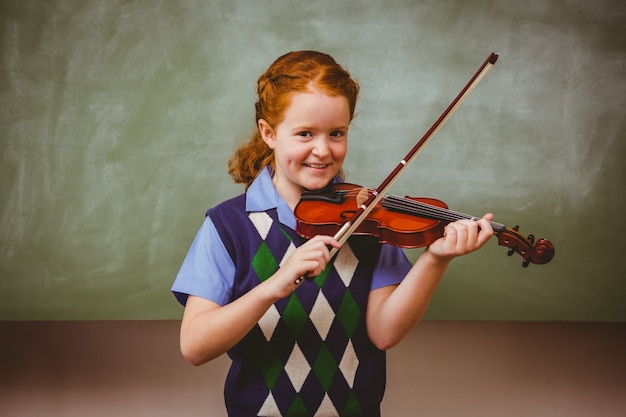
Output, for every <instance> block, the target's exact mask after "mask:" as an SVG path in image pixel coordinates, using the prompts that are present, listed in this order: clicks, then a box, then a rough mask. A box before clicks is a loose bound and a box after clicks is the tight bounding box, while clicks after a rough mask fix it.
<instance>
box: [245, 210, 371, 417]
mask: <svg viewBox="0 0 626 417" xmlns="http://www.w3.org/2000/svg"><path fill="white" fill-rule="evenodd" d="M249 219H250V221H251V222H252V223H253V224H254V227H255V228H256V230H257V232H258V233H259V236H260V237H261V239H262V241H261V242H260V244H259V246H258V248H257V250H256V252H255V253H254V255H253V259H252V268H253V270H254V272H255V273H256V275H257V277H258V279H259V281H260V282H263V281H265V280H266V279H268V278H269V277H271V276H272V274H274V272H275V271H276V270H277V269H278V268H279V266H280V265H281V264H283V263H284V262H285V260H286V259H287V258H288V257H289V255H291V253H292V252H293V251H294V250H295V249H296V246H295V244H294V242H293V241H292V238H291V237H290V236H289V234H288V233H286V232H285V231H284V230H282V228H280V231H281V232H282V233H283V235H284V236H285V237H286V238H287V239H288V241H289V244H288V245H287V246H283V248H284V247H287V249H286V250H283V252H284V253H273V252H272V248H270V247H269V246H268V242H269V241H270V240H271V239H270V238H269V237H268V236H270V235H272V234H274V236H276V235H275V232H273V231H272V227H275V226H278V225H277V224H275V223H274V221H273V220H272V218H271V217H270V216H269V215H267V214H266V213H250V215H249ZM278 227H280V226H278ZM266 239H269V240H268V241H267V242H266ZM358 263H359V261H358V258H357V257H356V256H355V254H354V253H353V251H352V249H351V248H350V245H349V244H345V245H344V246H343V247H342V249H341V250H340V251H339V252H338V254H337V257H336V258H335V261H334V264H333V266H334V268H335V270H336V271H337V275H338V277H339V279H337V278H336V276H335V278H334V281H333V282H336V283H337V284H338V285H337V284H333V285H331V287H328V288H327V287H326V285H325V284H326V282H327V279H328V277H329V273H330V271H331V265H329V267H328V268H326V270H325V271H324V272H323V273H322V274H320V275H319V276H317V277H315V279H314V280H313V282H305V283H304V284H303V285H306V286H309V287H307V288H305V289H300V288H299V289H298V291H294V292H293V293H292V294H291V295H290V297H289V298H288V299H286V300H281V301H279V302H278V303H276V304H275V305H273V306H272V307H270V309H268V311H267V312H266V313H265V315H264V316H263V317H262V318H261V320H259V323H258V326H259V328H260V330H261V333H262V335H263V336H262V337H264V339H265V340H266V341H267V344H266V345H265V346H260V345H259V346H256V347H255V356H257V357H258V359H259V362H260V364H261V365H260V370H261V373H262V375H263V378H264V380H265V383H266V385H267V388H268V393H267V396H266V398H265V400H264V402H263V404H262V406H261V407H260V409H259V411H258V415H259V416H281V415H307V416H311V415H315V416H336V415H340V414H341V415H344V414H352V413H355V412H359V411H360V410H361V407H360V404H359V402H358V400H357V399H356V397H355V396H354V393H353V392H352V391H351V390H352V388H353V386H354V382H355V377H356V374H357V370H358V367H359V358H358V355H357V352H356V351H355V349H354V346H353V344H352V339H351V337H352V335H353V333H354V331H355V327H356V325H357V322H358V321H359V320H360V318H361V310H360V309H359V307H358V305H357V303H356V301H355V299H354V297H353V295H352V294H351V292H350V289H349V286H350V283H351V281H352V278H353V276H354V273H355V271H356V270H357V266H358ZM340 282H341V283H340ZM311 286H316V287H317V291H316V292H315V293H313V292H311ZM311 332H313V333H312V334H313V335H312V334H311ZM315 334H317V336H315ZM303 337H304V338H305V339H303ZM275 339H276V340H275ZM285 340H291V342H290V343H292V345H291V346H292V347H291V348H290V350H287V351H284V345H283V343H284V342H285ZM274 343H277V344H276V345H275V346H274ZM261 344H262V343H261ZM273 346H274V347H273ZM279 346H283V347H281V348H280V349H282V350H283V352H281V351H278V350H275V349H279V348H278V347H279ZM285 384H286V385H285ZM307 387H308V388H307ZM333 387H334V388H333ZM338 387H339V388H338ZM341 387H345V388H341ZM305 389H306V394H305V391H304V390H305ZM337 389H339V391H341V392H342V393H344V394H342V395H345V397H343V398H344V399H343V400H341V404H338V403H337V402H336V401H337V400H336V399H333V395H334V394H333V392H335V391H336V390H337ZM289 393H291V394H289ZM285 398H287V399H288V402H287V403H285V402H284V401H285ZM315 398H317V399H315ZM312 404H313V405H312ZM312 407H313V408H312ZM338 410H339V411H340V412H338Z"/></svg>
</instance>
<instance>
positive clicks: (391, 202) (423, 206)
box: [382, 195, 506, 232]
mask: <svg viewBox="0 0 626 417" xmlns="http://www.w3.org/2000/svg"><path fill="white" fill-rule="evenodd" d="M382 204H383V207H385V208H386V209H389V210H394V211H399V212H402V213H407V214H413V215H415V216H420V217H425V218H428V219H432V220H440V221H445V222H449V223H452V222H455V221H457V220H473V221H478V220H480V217H476V216H470V215H469V214H463V213H459V212H457V211H453V210H450V209H447V208H443V207H437V206H433V205H432V204H427V203H424V202H421V201H417V200H413V199H410V198H403V197H398V196H395V195H388V196H387V197H385V199H384V201H383V203H382ZM489 223H490V224H491V227H492V228H493V230H494V232H502V231H505V230H506V226H505V225H503V224H501V223H496V222H489Z"/></svg>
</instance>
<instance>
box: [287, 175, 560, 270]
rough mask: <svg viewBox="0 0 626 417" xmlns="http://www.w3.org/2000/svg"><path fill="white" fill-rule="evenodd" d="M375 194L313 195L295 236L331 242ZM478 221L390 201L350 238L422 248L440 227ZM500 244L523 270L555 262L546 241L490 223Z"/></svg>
mask: <svg viewBox="0 0 626 417" xmlns="http://www.w3.org/2000/svg"><path fill="white" fill-rule="evenodd" d="M373 194H374V191H372V190H368V189H367V188H363V187H361V186H358V185H354V184H350V183H339V184H331V185H329V186H328V187H326V188H324V189H322V190H320V191H315V192H307V193H304V194H303V195H302V197H301V200H300V202H299V203H298V205H297V206H296V208H295V210H294V215H295V217H296V231H297V233H298V234H299V235H300V236H302V237H304V238H306V239H311V238H312V237H313V236H316V235H329V236H334V235H335V234H336V233H337V232H338V231H339V230H340V229H341V227H342V226H343V225H344V224H345V223H346V222H348V221H349V220H350V219H351V218H352V217H353V216H354V213H355V212H357V211H358V210H359V208H360V207H361V205H362V204H363V201H365V200H367V199H369V198H371V197H372V195H373ZM461 219H468V220H478V218H477V217H474V216H470V215H467V214H463V213H459V212H456V211H452V210H449V209H448V206H447V205H446V204H445V203H444V202H443V201H440V200H437V199H434V198H417V197H404V198H401V197H395V196H388V197H386V198H385V199H383V200H381V201H380V202H379V203H377V204H376V205H375V207H374V208H373V209H372V210H371V211H370V212H369V214H368V215H367V216H366V217H365V219H363V220H362V221H361V222H360V224H359V226H358V227H357V228H356V229H355V231H354V232H353V233H352V234H353V235H368V236H373V237H376V238H377V239H378V241H379V242H380V243H389V244H392V245H395V246H399V247H402V248H420V247H425V246H428V245H430V244H431V243H433V242H434V241H435V240H437V239H439V238H440V237H442V236H443V229H444V227H445V226H446V225H447V224H448V223H450V222H453V221H456V220H461ZM490 224H491V226H492V228H493V230H494V233H495V234H496V235H497V237H498V244H499V245H501V246H505V247H508V248H509V251H508V255H509V256H510V255H513V254H514V253H517V254H519V255H520V256H522V258H523V262H522V265H523V266H524V267H527V266H528V265H529V264H530V263H534V264H545V263H548V262H550V260H551V259H552V258H553V257H554V245H552V243H551V242H549V241H548V240H546V239H538V240H537V241H536V242H535V237H534V236H533V235H529V236H528V237H524V236H522V235H521V234H520V233H519V232H518V230H519V227H518V226H515V227H514V228H507V227H506V226H504V225H503V224H501V223H496V222H490Z"/></svg>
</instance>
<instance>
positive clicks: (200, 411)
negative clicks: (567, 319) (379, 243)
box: [0, 321, 626, 417]
mask: <svg viewBox="0 0 626 417" xmlns="http://www.w3.org/2000/svg"><path fill="white" fill-rule="evenodd" d="M178 326H179V323H178V322H177V321H90V322H0V415H2V416H5V417H12V416H33V417H36V416H46V417H56V416H59V417H60V416H63V417H72V416H81V417H82V416H90V417H92V416H107V417H108V416H112V415H116V416H133V417H142V416H146V417H147V416H151V417H155V416H157V417H158V416H186V417H192V416H211V417H220V416H224V415H225V412H224V406H223V403H222V383H223V380H224V378H225V373H226V369H227V366H228V361H227V359H226V358H225V357H222V358H220V359H218V360H216V361H214V362H211V363H209V364H206V365H203V366H201V367H198V368H194V367H192V366H190V365H187V364H186V363H185V362H184V361H183V360H182V358H181V357H180V354H179V351H178ZM625 358H626V324H609V323H525V322H441V321H427V322H424V323H422V324H421V325H420V326H419V327H418V328H417V329H415V330H414V331H413V332H412V333H411V334H410V335H409V336H408V337H407V339H406V340H405V341H403V343H402V344H401V345H400V346H398V347H396V348H394V349H392V350H391V351H390V352H389V366H388V368H389V378H388V389H387V395H386V397H385V401H384V403H383V410H384V415H385V416H387V417H393V416H413V415H419V416H429V417H431V416H446V417H449V416H464V417H467V416H481V417H488V416H508V417H514V416H520V417H521V416H524V417H526V416H534V417H537V416H546V417H547V416H550V417H554V416H567V417H576V416H581V417H583V416H585V417H587V416H615V417H617V416H620V417H621V416H624V415H626V359H625Z"/></svg>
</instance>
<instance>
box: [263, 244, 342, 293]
mask: <svg viewBox="0 0 626 417" xmlns="http://www.w3.org/2000/svg"><path fill="white" fill-rule="evenodd" d="M329 246H331V247H334V248H340V245H339V242H337V241H336V240H335V239H334V238H333V237H332V236H322V235H318V236H315V237H313V238H312V239H311V240H309V241H307V242H306V243H305V244H303V245H302V246H300V247H299V248H298V249H296V250H295V251H294V252H293V253H292V254H291V255H290V256H289V258H287V260H286V261H285V263H284V264H283V265H282V266H281V267H280V268H279V269H278V271H276V273H275V274H274V275H273V276H272V278H270V279H269V280H268V281H267V282H268V283H269V282H270V281H271V283H272V285H273V292H274V294H275V297H276V298H277V299H281V298H284V297H287V296H289V294H291V293H292V292H293V291H294V290H295V289H296V288H297V287H299V286H300V285H301V284H302V282H303V281H304V280H303V279H298V278H300V277H307V276H308V277H315V276H317V275H319V274H321V273H322V272H323V271H324V269H325V268H326V265H327V264H328V262H330V250H329ZM296 281H298V282H296Z"/></svg>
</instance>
